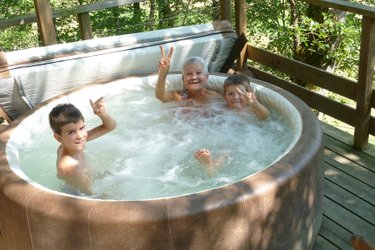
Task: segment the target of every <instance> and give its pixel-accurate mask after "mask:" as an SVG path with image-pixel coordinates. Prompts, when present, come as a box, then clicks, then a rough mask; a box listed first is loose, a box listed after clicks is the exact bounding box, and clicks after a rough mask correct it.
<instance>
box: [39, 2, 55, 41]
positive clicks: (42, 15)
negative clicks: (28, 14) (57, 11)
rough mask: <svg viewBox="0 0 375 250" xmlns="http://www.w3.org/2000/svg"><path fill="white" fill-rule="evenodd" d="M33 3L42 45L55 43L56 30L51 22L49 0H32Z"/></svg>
mask: <svg viewBox="0 0 375 250" xmlns="http://www.w3.org/2000/svg"><path fill="white" fill-rule="evenodd" d="M34 5H35V12H36V16H37V19H38V27H39V32H40V37H41V39H42V43H43V44H44V45H51V44H56V43H57V38H56V30H55V25H54V23H53V18H52V11H51V6H50V4H49V1H48V0H34Z"/></svg>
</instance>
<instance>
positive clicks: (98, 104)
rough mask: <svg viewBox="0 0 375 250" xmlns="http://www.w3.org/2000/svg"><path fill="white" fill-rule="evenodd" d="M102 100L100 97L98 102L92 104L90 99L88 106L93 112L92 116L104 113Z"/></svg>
mask: <svg viewBox="0 0 375 250" xmlns="http://www.w3.org/2000/svg"><path fill="white" fill-rule="evenodd" d="M103 98H104V97H103V96H102V97H100V98H99V99H98V100H96V101H95V102H93V101H92V100H91V99H90V104H91V107H92V110H93V111H94V114H96V115H98V114H101V113H103V112H105V104H104V102H103Z"/></svg>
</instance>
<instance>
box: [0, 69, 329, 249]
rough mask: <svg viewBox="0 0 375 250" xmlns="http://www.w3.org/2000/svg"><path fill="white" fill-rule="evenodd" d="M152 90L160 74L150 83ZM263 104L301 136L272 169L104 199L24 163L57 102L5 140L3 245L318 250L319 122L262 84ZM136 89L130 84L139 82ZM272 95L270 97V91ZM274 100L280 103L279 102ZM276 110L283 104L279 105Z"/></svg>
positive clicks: (0, 176)
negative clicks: (34, 173)
mask: <svg viewBox="0 0 375 250" xmlns="http://www.w3.org/2000/svg"><path fill="white" fill-rule="evenodd" d="M141 78H144V79H146V81H147V82H148V83H149V85H150V86H151V85H152V82H155V79H156V78H155V76H152V77H141ZM254 81H255V83H256V84H257V85H258V86H260V88H259V90H258V89H257V92H260V94H262V93H263V97H261V98H263V99H262V101H264V102H265V103H266V104H267V103H268V104H269V103H276V104H277V105H278V106H277V107H276V106H275V108H277V109H279V110H281V112H283V113H284V114H285V115H286V116H287V117H288V120H289V121H290V123H291V129H292V130H293V131H295V134H294V139H293V142H292V143H291V144H290V146H289V147H288V150H287V152H285V153H284V154H282V155H280V156H279V157H278V158H277V159H276V160H275V161H273V162H272V164H270V165H269V166H267V167H266V168H264V169H263V170H261V171H258V172H256V173H252V174H249V175H248V176H246V177H245V178H241V179H240V180H238V181H236V182H233V183H229V184H226V185H223V186H220V187H215V188H211V189H206V190H202V191H199V192H196V193H188V194H183V195H180V196H173V197H161V198H155V199H144V200H131V201H130V200H114V199H111V200H105V199H96V198H92V197H80V196H74V195H69V194H64V193H62V192H59V191H54V190H51V189H49V188H46V187H43V186H41V185H39V184H37V183H34V182H33V181H32V180H30V179H29V178H28V177H27V176H26V175H25V174H24V173H23V172H22V167H21V166H19V151H20V150H21V149H22V145H23V143H24V141H26V140H28V138H31V137H32V135H33V134H34V133H37V130H38V126H35V125H37V124H38V123H42V122H45V121H43V119H47V118H46V117H47V116H48V112H49V110H50V109H51V103H54V102H56V100H59V101H60V100H65V99H66V98H68V99H67V100H69V96H70V95H75V96H78V97H79V96H81V94H82V95H83V92H85V93H91V89H90V88H92V89H94V88H99V89H100V91H102V92H105V91H106V90H105V89H112V88H113V84H112V85H111V84H101V85H100V86H99V87H98V85H93V86H88V87H85V88H82V89H80V90H76V91H74V92H72V93H69V94H65V95H63V96H60V97H58V98H54V99H53V100H50V101H47V102H45V103H43V105H41V106H39V107H37V108H35V109H33V110H31V111H30V112H28V113H27V114H26V115H24V116H22V117H20V118H18V119H17V120H15V121H14V122H12V124H11V125H10V126H9V127H8V128H7V129H6V130H5V131H2V132H1V134H0V139H1V144H0V207H1V210H0V214H1V216H0V247H2V246H3V247H4V248H5V249H257V250H258V249H309V248H311V247H312V246H313V243H314V241H315V238H316V236H317V234H318V232H319V228H320V223H321V218H322V196H323V192H322V188H323V146H322V132H321V128H320V123H319V121H318V120H317V118H316V116H315V115H314V113H313V112H312V111H311V110H310V109H309V107H308V106H306V105H305V104H304V103H303V102H302V101H301V100H299V99H298V98H296V97H295V96H293V95H292V94H290V93H288V92H286V91H284V90H281V89H279V88H277V87H274V86H272V85H270V84H267V83H265V82H262V81H258V80H254ZM130 82H131V81H130ZM264 93H265V94H264ZM275 99H278V100H277V101H275ZM276 104H275V105H276Z"/></svg>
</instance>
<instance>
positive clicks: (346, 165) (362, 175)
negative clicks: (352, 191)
mask: <svg viewBox="0 0 375 250" xmlns="http://www.w3.org/2000/svg"><path fill="white" fill-rule="evenodd" d="M324 155H325V159H324V160H325V162H326V163H328V164H330V165H333V166H335V167H336V168H338V169H340V170H341V171H343V172H345V173H346V174H348V175H350V176H352V177H354V178H356V179H358V180H359V181H362V182H364V183H367V185H369V186H370V187H372V188H375V181H374V180H375V173H373V172H371V171H370V170H368V169H367V168H364V167H362V166H360V165H358V164H357V163H356V162H353V161H351V160H350V159H347V158H345V157H343V156H342V155H338V154H336V153H335V152H333V151H331V150H330V149H327V148H326V149H325V150H324Z"/></svg>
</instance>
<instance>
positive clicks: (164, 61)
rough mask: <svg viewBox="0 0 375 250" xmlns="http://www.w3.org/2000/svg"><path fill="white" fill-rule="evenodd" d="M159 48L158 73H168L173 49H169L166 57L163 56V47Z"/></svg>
mask: <svg viewBox="0 0 375 250" xmlns="http://www.w3.org/2000/svg"><path fill="white" fill-rule="evenodd" d="M159 47H160V52H161V59H160V61H159V65H158V68H159V71H163V70H165V71H168V70H169V67H170V65H171V58H172V55H173V50H174V49H173V47H171V48H170V50H169V52H168V55H167V56H165V52H164V47H163V46H162V45H160V46H159Z"/></svg>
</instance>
